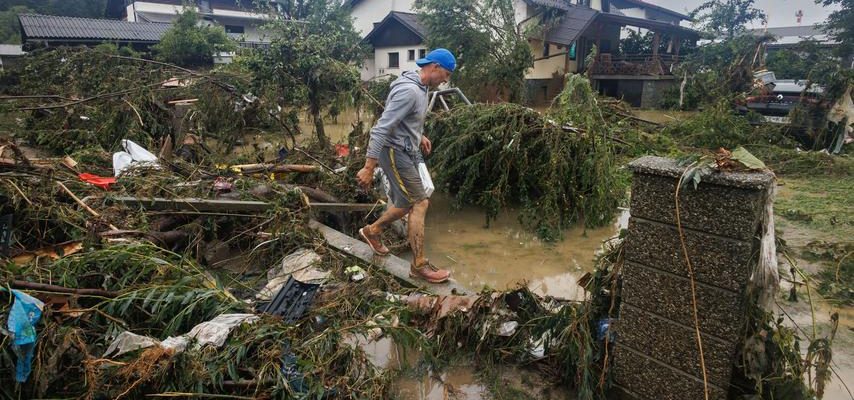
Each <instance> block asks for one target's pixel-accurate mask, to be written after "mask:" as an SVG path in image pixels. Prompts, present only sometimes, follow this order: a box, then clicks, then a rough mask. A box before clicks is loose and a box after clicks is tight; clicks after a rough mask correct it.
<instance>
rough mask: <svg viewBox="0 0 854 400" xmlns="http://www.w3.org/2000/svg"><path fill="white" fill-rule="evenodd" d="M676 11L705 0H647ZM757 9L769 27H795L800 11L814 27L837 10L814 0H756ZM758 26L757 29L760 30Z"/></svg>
mask: <svg viewBox="0 0 854 400" xmlns="http://www.w3.org/2000/svg"><path fill="white" fill-rule="evenodd" d="M645 1H646V2H647V3H652V4H655V5H659V6H662V7H665V8H669V9H671V10H674V11H679V12H684V13H686V14H687V13H688V12H689V11H691V10H693V9H694V8H696V7H697V6H698V5H700V4H702V3H703V2H704V1H703V0H645ZM756 7H757V8H761V9H762V10H764V11H765V14H767V15H768V26H769V27H775V26H795V25H797V24H798V20H797V18H796V17H795V13H796V12H798V10H802V11H803V12H804V18H803V20H802V22H801V25H812V24H815V23H819V22H824V20H825V19H826V18H827V16H828V15H830V13H831V12H833V11H834V10H835V9H836V8H835V7H834V8H830V7H823V6H821V5H818V4H815V1H814V0H756ZM760 27H761V25H760V26H756V27H755V28H760Z"/></svg>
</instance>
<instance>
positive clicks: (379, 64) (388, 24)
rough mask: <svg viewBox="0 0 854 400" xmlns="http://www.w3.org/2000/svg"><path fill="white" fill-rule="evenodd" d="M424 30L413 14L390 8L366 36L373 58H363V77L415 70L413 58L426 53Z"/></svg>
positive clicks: (369, 77) (397, 73) (425, 32)
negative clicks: (390, 10)
mask: <svg viewBox="0 0 854 400" xmlns="http://www.w3.org/2000/svg"><path fill="white" fill-rule="evenodd" d="M426 37H427V31H426V29H425V28H424V26H423V25H421V23H420V22H418V16H417V15H416V14H413V13H406V12H400V11H392V12H390V13H388V15H386V17H385V18H383V19H382V21H380V22H378V23H376V24H374V28H373V29H372V30H371V31H370V32H368V35H367V36H365V39H364V40H365V42H367V43H369V44H370V45H371V47H373V49H374V51H373V57H371V58H368V59H367V60H365V63H364V68H363V69H362V79H364V80H369V79H373V78H376V77H383V76H387V75H400V74H401V73H403V71H410V70H415V69H417V68H418V66H417V65H415V60H418V59H419V58H421V57H424V55H425V54H427V47H426V46H425V44H424V42H425V39H426Z"/></svg>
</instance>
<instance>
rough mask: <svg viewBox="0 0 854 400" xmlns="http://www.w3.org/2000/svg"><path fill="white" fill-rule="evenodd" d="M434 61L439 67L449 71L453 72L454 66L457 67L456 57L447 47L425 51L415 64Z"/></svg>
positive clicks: (425, 63) (420, 64) (422, 64)
mask: <svg viewBox="0 0 854 400" xmlns="http://www.w3.org/2000/svg"><path fill="white" fill-rule="evenodd" d="M434 63H435V64H439V66H440V67H442V68H444V69H446V70H448V71H450V72H454V68H457V59H456V58H455V57H454V55H453V54H452V53H451V52H450V51H448V49H442V48H439V49H436V50H433V51H431V52H429V53H427V55H426V56H425V57H424V58H422V59H419V60H418V61H415V64H416V65H418V66H419V67H423V66H425V65H429V64H434Z"/></svg>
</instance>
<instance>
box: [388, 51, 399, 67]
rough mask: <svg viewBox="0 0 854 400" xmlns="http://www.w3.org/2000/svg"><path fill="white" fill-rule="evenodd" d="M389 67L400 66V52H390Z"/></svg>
mask: <svg viewBox="0 0 854 400" xmlns="http://www.w3.org/2000/svg"><path fill="white" fill-rule="evenodd" d="M388 67H389V68H400V53H398V52H394V53H388Z"/></svg>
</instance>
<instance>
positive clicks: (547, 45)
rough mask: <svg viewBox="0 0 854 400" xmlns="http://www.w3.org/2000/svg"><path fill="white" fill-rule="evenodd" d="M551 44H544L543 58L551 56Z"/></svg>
mask: <svg viewBox="0 0 854 400" xmlns="http://www.w3.org/2000/svg"><path fill="white" fill-rule="evenodd" d="M549 47H550V46H549V42H543V57H548V56H549Z"/></svg>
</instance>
